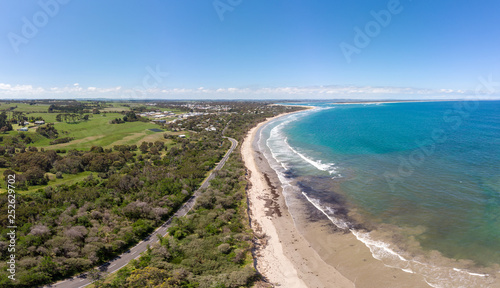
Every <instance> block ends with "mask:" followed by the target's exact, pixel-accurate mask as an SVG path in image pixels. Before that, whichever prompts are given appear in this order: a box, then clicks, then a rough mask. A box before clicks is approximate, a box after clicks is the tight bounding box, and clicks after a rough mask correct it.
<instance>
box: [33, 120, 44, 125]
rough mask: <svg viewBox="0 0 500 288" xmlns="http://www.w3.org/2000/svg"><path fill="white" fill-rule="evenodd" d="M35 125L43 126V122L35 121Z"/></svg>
mask: <svg viewBox="0 0 500 288" xmlns="http://www.w3.org/2000/svg"><path fill="white" fill-rule="evenodd" d="M35 124H37V125H41V124H45V121H43V120H40V121H35Z"/></svg>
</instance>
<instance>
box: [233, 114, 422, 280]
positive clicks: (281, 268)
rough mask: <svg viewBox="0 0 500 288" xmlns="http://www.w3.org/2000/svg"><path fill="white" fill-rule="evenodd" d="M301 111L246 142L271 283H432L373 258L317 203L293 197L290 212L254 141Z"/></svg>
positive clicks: (259, 256)
mask: <svg viewBox="0 0 500 288" xmlns="http://www.w3.org/2000/svg"><path fill="white" fill-rule="evenodd" d="M294 106H295V105H294ZM308 108H313V107H310V106H309V107H308ZM302 111H305V110H302ZM297 112H301V111H296V112H290V113H284V114H281V115H278V116H275V117H273V118H270V119H267V120H266V121H264V122H261V123H259V124H258V125H257V126H256V127H254V128H252V129H251V130H250V131H249V132H248V134H247V136H246V137H245V140H244V141H243V143H242V146H241V154H242V157H243V161H244V163H245V166H246V168H247V171H248V176H247V180H249V186H248V189H247V199H248V203H249V218H250V221H251V223H252V227H253V230H254V232H255V234H256V235H257V238H258V239H257V243H256V248H255V251H256V252H255V256H256V259H255V261H256V268H257V269H258V271H259V272H260V273H261V274H262V275H263V276H264V277H266V278H267V280H268V281H269V282H270V283H273V284H278V285H281V286H283V287H292V288H293V287H430V286H429V285H427V284H426V283H425V280H424V279H423V277H422V276H420V275H416V274H412V273H408V272H404V271H402V270H400V269H397V268H390V267H387V266H385V265H384V264H383V263H382V262H381V261H379V260H377V259H375V258H373V256H372V254H371V251H370V250H369V249H368V247H367V246H365V245H364V244H363V243H362V242H361V241H358V239H356V236H354V235H353V234H352V233H349V232H347V233H346V232H345V231H343V230H341V229H338V228H337V227H336V226H335V225H333V223H331V221H330V220H329V219H328V218H327V217H326V216H325V215H323V214H321V212H319V211H318V210H317V209H316V208H315V207H314V206H313V205H312V203H300V204H297V203H296V202H297V201H293V203H294V204H293V205H294V210H293V211H296V210H298V211H300V213H298V214H299V216H297V215H291V214H290V213H289V207H288V206H287V203H286V202H285V197H284V196H283V194H282V188H281V182H280V181H279V179H278V176H277V175H276V172H275V171H274V170H273V169H272V168H271V167H270V166H269V163H268V162H267V159H266V158H265V157H264V155H262V153H261V152H260V151H256V149H255V148H254V144H255V141H256V139H258V136H257V134H258V132H259V131H260V129H261V128H262V127H263V126H264V125H266V124H267V123H269V122H270V121H273V120H275V119H276V118H278V117H283V116H285V115H289V114H292V113H297ZM298 202H302V201H298ZM296 208H298V209H296ZM311 218H312V219H311Z"/></svg>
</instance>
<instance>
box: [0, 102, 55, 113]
mask: <svg viewBox="0 0 500 288" xmlns="http://www.w3.org/2000/svg"><path fill="white" fill-rule="evenodd" d="M16 106H17V108H16V109H14V110H12V111H18V112H47V110H48V109H49V105H46V104H35V105H30V104H25V103H9V104H6V103H5V102H2V103H0V110H9V109H10V108H11V107H16Z"/></svg>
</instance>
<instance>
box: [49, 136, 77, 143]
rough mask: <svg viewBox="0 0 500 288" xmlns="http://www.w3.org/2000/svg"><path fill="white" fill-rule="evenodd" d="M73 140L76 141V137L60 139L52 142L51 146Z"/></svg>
mask: <svg viewBox="0 0 500 288" xmlns="http://www.w3.org/2000/svg"><path fill="white" fill-rule="evenodd" d="M72 140H75V137H64V138H59V139H56V140H53V141H50V145H55V144H60V143H68V142H70V141H72Z"/></svg>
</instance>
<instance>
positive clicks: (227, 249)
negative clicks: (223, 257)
mask: <svg viewBox="0 0 500 288" xmlns="http://www.w3.org/2000/svg"><path fill="white" fill-rule="evenodd" d="M217 250H219V252H220V253H222V254H227V253H229V252H230V251H231V246H230V245H229V244H227V243H224V244H220V245H219V247H217Z"/></svg>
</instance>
